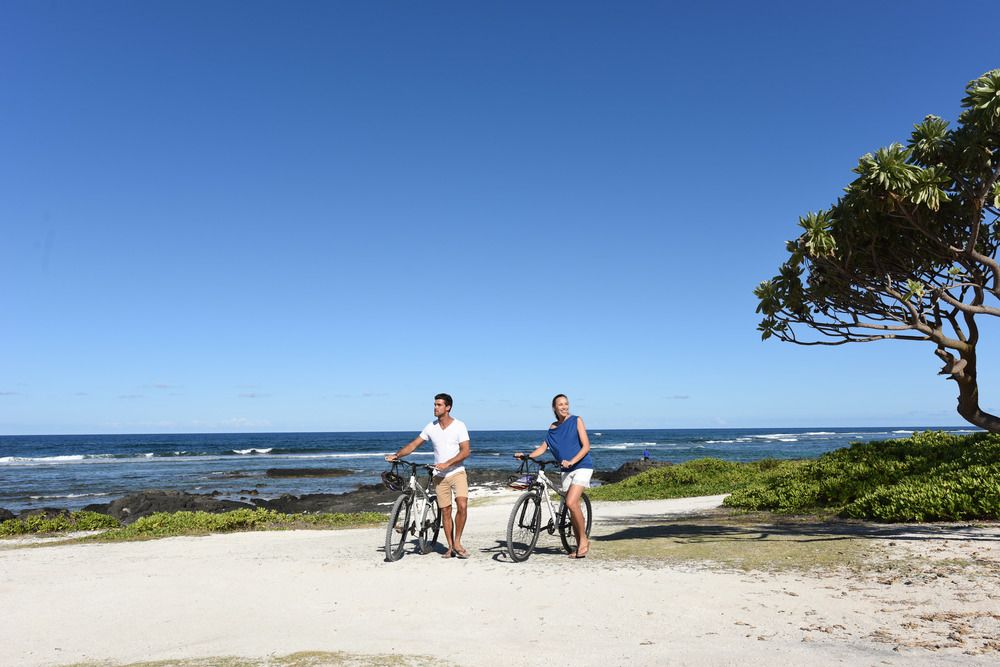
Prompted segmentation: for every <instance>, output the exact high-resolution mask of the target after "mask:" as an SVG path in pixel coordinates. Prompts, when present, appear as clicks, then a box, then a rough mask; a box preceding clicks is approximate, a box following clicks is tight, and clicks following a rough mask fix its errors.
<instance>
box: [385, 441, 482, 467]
mask: <svg viewBox="0 0 1000 667" xmlns="http://www.w3.org/2000/svg"><path fill="white" fill-rule="evenodd" d="M425 442H427V441H426V440H424V439H423V438H421V437H420V436H417V437H416V438H414V439H413V442H411V443H410V444H408V445H407V446H406V447H403V448H402V449H401V450H399V451H398V452H396V453H395V454H387V455H386V457H385V460H386V461H395V460H396V459H401V458H403V457H404V456H406V455H407V454H410V453H411V452H413V450H414V449H416V448H417V447H419V446H420V445H422V444H424V443H425ZM465 444H466V445H468V444H469V443H465ZM466 456H468V454H466Z"/></svg>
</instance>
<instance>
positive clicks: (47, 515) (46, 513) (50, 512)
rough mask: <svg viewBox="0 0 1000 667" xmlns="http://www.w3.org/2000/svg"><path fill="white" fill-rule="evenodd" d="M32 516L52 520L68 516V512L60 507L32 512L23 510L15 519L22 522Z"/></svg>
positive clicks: (33, 510) (37, 509)
mask: <svg viewBox="0 0 1000 667" xmlns="http://www.w3.org/2000/svg"><path fill="white" fill-rule="evenodd" d="M32 516H40V517H42V518H43V519H54V518H56V517H57V516H69V510H68V509H65V508H61V507H38V508H35V509H32V510H24V511H23V512H21V514H19V515H18V517H17V518H18V519H22V520H23V519H27V518H28V517H32Z"/></svg>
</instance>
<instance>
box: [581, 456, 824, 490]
mask: <svg viewBox="0 0 1000 667" xmlns="http://www.w3.org/2000/svg"><path fill="white" fill-rule="evenodd" d="M804 463H805V462H804V461H778V460H775V459H762V460H760V461H752V462H750V463H736V462H734V461H723V460H721V459H711V458H705V459H695V460H693V461H687V462H686V463H681V464H678V465H672V466H664V467H662V468H653V469H651V470H646V471H645V472H641V473H639V474H638V475H633V476H632V477H628V478H626V479H623V480H622V481H620V482H616V483H614V484H604V485H602V486H599V487H596V488H593V489H590V490H589V491H587V495H589V496H590V497H591V499H593V500H656V499H660V498H689V497H692V496H714V495H717V494H721V493H731V492H732V491H734V490H736V489H741V488H744V487H747V486H750V485H752V484H757V483H760V482H761V481H763V480H767V479H770V478H772V477H779V476H782V475H784V474H787V473H789V472H790V471H792V470H794V469H796V468H798V467H799V466H801V465H803V464H804Z"/></svg>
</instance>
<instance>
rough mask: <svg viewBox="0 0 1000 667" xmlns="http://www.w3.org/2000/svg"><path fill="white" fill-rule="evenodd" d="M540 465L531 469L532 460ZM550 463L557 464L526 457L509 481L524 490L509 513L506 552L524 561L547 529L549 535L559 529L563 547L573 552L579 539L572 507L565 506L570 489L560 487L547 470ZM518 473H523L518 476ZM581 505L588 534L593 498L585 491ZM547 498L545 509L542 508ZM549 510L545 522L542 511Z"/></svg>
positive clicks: (515, 558)
mask: <svg viewBox="0 0 1000 667" xmlns="http://www.w3.org/2000/svg"><path fill="white" fill-rule="evenodd" d="M530 463H533V464H535V465H537V466H538V470H537V472H534V471H531V470H532V469H531V468H530V467H529V464H530ZM548 465H558V463H557V462H555V461H538V460H535V459H528V458H525V459H523V460H522V462H521V467H520V468H519V469H518V471H517V474H515V475H512V476H511V480H510V481H509V482H508V484H509V485H510V486H512V487H514V488H520V489H524V493H522V494H521V496H520V497H519V498H518V499H517V501H516V502H515V503H514V507H513V508H512V509H511V512H510V517H509V519H508V521H507V553H508V554H509V555H510V557H511V560H513V561H515V562H518V563H520V562H523V561H525V560H527V559H528V557H530V556H531V554H532V552H533V551H534V550H535V545H536V544H537V542H538V536H539V535H540V534H541V533H542V531H543V530H544V531H545V532H547V533H548V534H549V535H554V534H555V533H556V532H558V533H559V539H560V541H562V544H563V548H564V549H566V551H567V552H568V553H573V550H574V548H575V544H576V540H577V539H578V537H579V536H576V537H574V531H575V528H574V527H573V526H572V520H571V519H570V516H571V515H570V511H569V508H568V507H567V506H566V497H567V495H568V494H567V493H564V492H563V490H562V489H561V488H559V487H557V486H556V485H555V484H553V483H552V480H550V479H549V476H548V475H546V474H545V467H546V466H548ZM518 475H520V476H521V477H520V478H518ZM553 491H554V492H555V493H556V494H557V495H558V496H559V498H561V501H560V502H559V507H558V509H556V506H555V504H554V503H555V501H554V500H553V497H552V492H553ZM580 499H581V503H582V504H581V508H582V510H583V511H584V518H585V527H586V534H587V535H588V536H589V535H590V524H591V506H590V499H589V498H588V497H587V494H586V493H584V494H582V495H581V496H580ZM543 500H544V505H545V510H543V509H542V504H543ZM546 510H548V513H549V520H548V522H546V523H545V524H544V525H543V524H542V514H543V512H545V511H546Z"/></svg>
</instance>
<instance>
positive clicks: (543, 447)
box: [514, 442, 549, 459]
mask: <svg viewBox="0 0 1000 667" xmlns="http://www.w3.org/2000/svg"><path fill="white" fill-rule="evenodd" d="M548 448H549V443H547V442H542V444H540V445H538V447H536V448H535V451H533V452H531V453H530V454H528V458H532V459H537V458H538V457H539V456H541V455H542V454H544V453H545V452H546V451H547V450H548ZM514 458H515V459H523V458H524V452H514Z"/></svg>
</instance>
